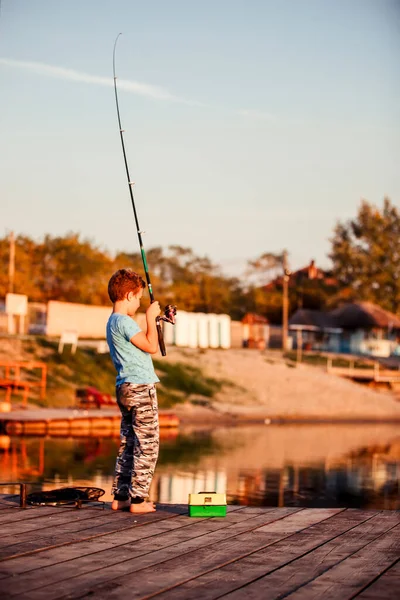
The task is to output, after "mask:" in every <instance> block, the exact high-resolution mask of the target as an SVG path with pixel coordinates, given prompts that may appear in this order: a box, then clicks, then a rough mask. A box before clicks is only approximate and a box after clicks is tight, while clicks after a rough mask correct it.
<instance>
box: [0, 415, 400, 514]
mask: <svg viewBox="0 0 400 600" xmlns="http://www.w3.org/2000/svg"><path fill="white" fill-rule="evenodd" d="M118 443H119V439H118V437H113V438H94V437H93V438H89V437H88V438H50V437H46V438H39V437H29V438H28V437H25V438H22V437H9V436H5V435H3V436H0V462H1V469H0V478H1V481H3V482H4V481H31V482H37V483H38V484H40V485H39V486H38V487H39V488H40V487H42V488H43V489H54V488H55V487H62V486H65V485H68V486H71V485H91V486H96V487H101V488H102V489H104V490H105V492H106V493H105V495H104V496H103V499H104V500H106V501H109V500H111V494H110V488H111V483H112V474H113V469H114V463H115V457H116V453H117V449H118ZM399 480H400V431H399V427H398V426H397V425H339V426H337V425H336V426H334V425H313V426H311V425H291V426H288V425H282V426H278V425H269V426H267V425H265V426H246V427H234V428H232V427H230V428H227V427H218V428H214V429H196V428H181V429H180V430H179V431H168V430H165V431H163V432H162V436H161V450H160V457H159V462H158V465H157V470H156V474H155V477H154V480H153V484H152V488H151V499H152V500H153V501H159V502H171V503H187V501H188V494H189V493H190V492H200V491H208V492H209V491H216V492H226V493H227V497H228V502H229V503H239V504H247V505H253V506H254V505H257V506H308V507H310V506H314V507H315V506H318V507H336V506H346V507H353V508H382V509H400V490H399ZM33 489H37V487H36V486H35V487H30V488H29V489H28V492H29V491H30V490H33ZM13 491H14V490H13V489H12V488H11V487H10V488H0V492H2V493H5V492H10V493H12V492H13ZM15 491H16V490H15Z"/></svg>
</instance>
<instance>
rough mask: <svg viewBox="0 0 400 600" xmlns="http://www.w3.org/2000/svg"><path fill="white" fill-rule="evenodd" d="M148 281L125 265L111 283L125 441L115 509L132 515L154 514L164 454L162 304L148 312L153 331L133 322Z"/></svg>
mask: <svg viewBox="0 0 400 600" xmlns="http://www.w3.org/2000/svg"><path fill="white" fill-rule="evenodd" d="M145 285H146V284H145V282H144V281H143V279H142V278H141V277H140V276H139V275H138V274H137V273H134V272H133V271H132V270H131V269H119V270H118V271H116V272H115V273H114V275H113V276H112V277H111V279H110V281H109V283H108V295H109V296H110V300H111V302H112V303H113V312H112V314H111V316H110V318H109V319H108V323H107V342H108V346H109V348H110V354H111V358H112V361H113V363H114V366H115V368H116V371H117V382H116V385H117V389H116V392H117V403H118V406H119V409H120V411H121V415H122V416H121V443H120V447H119V452H118V457H117V462H116V466H115V475H114V482H113V486H112V493H113V494H114V500H113V502H112V505H111V508H112V509H113V510H118V509H122V508H127V507H129V510H130V512H132V513H148V512H154V511H155V510H156V509H155V506H154V504H153V503H152V502H148V501H147V500H146V498H147V496H148V492H149V488H150V484H151V480H152V478H153V474H154V469H155V466H156V463H157V458H158V448H159V433H158V408H157V394H156V387H155V384H156V383H157V382H158V381H159V379H158V377H157V375H156V374H155V372H154V367H153V362H152V360H151V356H150V355H151V354H155V353H156V352H157V349H158V337H157V327H156V317H157V316H158V315H159V314H160V305H159V303H158V302H153V303H152V304H150V306H149V308H148V309H147V311H146V321H147V332H146V333H144V332H143V331H141V329H140V327H139V326H138V324H137V323H136V321H134V320H133V318H132V317H133V316H134V315H135V313H136V311H137V309H138V308H139V306H140V299H141V297H142V295H143V288H144V287H145Z"/></svg>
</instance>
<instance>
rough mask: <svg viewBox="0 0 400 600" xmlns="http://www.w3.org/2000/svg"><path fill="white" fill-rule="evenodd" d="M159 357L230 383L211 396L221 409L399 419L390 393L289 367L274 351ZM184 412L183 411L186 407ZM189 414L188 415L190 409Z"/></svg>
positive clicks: (303, 367)
mask: <svg viewBox="0 0 400 600" xmlns="http://www.w3.org/2000/svg"><path fill="white" fill-rule="evenodd" d="M163 360H169V361H171V362H176V361H182V362H187V363H189V364H192V365H194V366H197V367H199V368H201V369H202V370H203V372H204V373H205V374H207V375H209V376H212V377H215V378H217V379H224V380H228V381H231V382H232V383H233V384H235V386H234V387H230V386H224V389H223V390H222V391H221V392H219V393H218V394H217V397H216V401H215V402H214V408H215V409H217V410H218V411H219V412H223V413H233V414H236V415H241V414H246V415H249V416H251V415H253V416H257V417H276V416H280V417H291V418H295V417H300V418H305V417H312V418H323V419H334V418H339V419H345V418H350V419H354V418H357V419H392V418H395V419H400V402H398V401H396V399H395V397H394V395H392V394H390V393H388V392H377V391H374V390H372V389H368V388H367V387H365V386H363V385H360V384H357V383H353V382H351V381H349V380H346V379H342V378H339V377H337V376H336V375H330V374H328V373H326V372H325V371H324V369H322V368H319V367H313V366H307V365H303V364H300V365H298V366H295V367H293V366H292V367H290V366H288V364H287V361H285V360H283V359H282V358H281V356H280V355H279V354H278V353H273V352H269V353H265V352H259V351H254V350H250V351H249V350H241V349H240V350H235V349H231V350H206V351H198V350H187V349H185V350H181V349H178V348H170V349H169V352H168V356H167V357H166V358H165V359H163ZM184 411H186V414H188V408H187V407H185V409H184ZM179 412H180V411H179ZM190 412H192V416H193V417H194V416H195V413H196V411H195V409H191V411H190ZM198 412H199V414H200V412H201V411H198Z"/></svg>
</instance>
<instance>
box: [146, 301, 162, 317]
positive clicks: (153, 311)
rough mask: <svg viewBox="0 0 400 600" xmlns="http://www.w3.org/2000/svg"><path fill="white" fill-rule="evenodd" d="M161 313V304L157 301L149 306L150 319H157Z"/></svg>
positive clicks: (147, 312) (147, 313)
mask: <svg viewBox="0 0 400 600" xmlns="http://www.w3.org/2000/svg"><path fill="white" fill-rule="evenodd" d="M160 312H161V308H160V303H159V302H157V300H155V301H154V302H152V303H151V304H150V306H149V308H148V309H147V310H146V317H147V318H148V319H154V320H155V319H156V317H158V315H159V314H160Z"/></svg>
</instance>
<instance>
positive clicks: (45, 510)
mask: <svg viewBox="0 0 400 600" xmlns="http://www.w3.org/2000/svg"><path fill="white" fill-rule="evenodd" d="M71 510H73V509H72V508H71V507H69V508H62V507H61V506H60V507H59V508H57V507H51V506H40V507H33V506H29V507H27V508H8V509H7V511H6V512H5V511H1V513H0V527H2V526H3V525H6V524H7V523H11V524H15V523H18V522H20V521H27V520H30V519H37V518H38V517H43V516H45V517H48V516H50V515H59V514H62V513H65V512H66V511H69V512H70V511H71Z"/></svg>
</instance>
